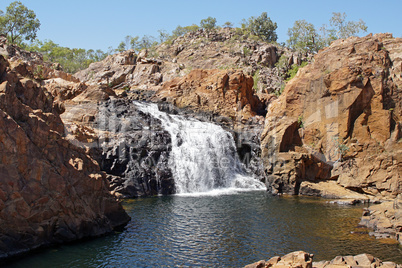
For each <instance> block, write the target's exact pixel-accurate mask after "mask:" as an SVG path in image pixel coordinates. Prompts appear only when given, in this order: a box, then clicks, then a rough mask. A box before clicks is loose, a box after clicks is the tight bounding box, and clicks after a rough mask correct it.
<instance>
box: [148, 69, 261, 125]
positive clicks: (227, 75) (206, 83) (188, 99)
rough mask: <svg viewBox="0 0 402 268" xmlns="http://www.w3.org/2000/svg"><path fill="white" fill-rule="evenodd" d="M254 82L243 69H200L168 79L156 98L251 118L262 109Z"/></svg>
mask: <svg viewBox="0 0 402 268" xmlns="http://www.w3.org/2000/svg"><path fill="white" fill-rule="evenodd" d="M253 83H254V82H253V78H252V77H251V76H248V75H245V74H244V73H243V72H242V71H235V70H201V69H197V70H193V71H191V72H190V73H189V74H188V75H187V76H185V77H178V78H175V79H173V80H170V81H168V82H165V83H164V84H163V86H162V88H161V89H160V90H159V91H158V92H157V93H156V96H157V97H156V98H157V99H160V100H162V99H163V100H166V101H168V102H171V103H173V104H174V105H176V106H177V107H179V108H185V107H186V108H190V109H193V110H195V111H203V112H212V113H215V114H219V115H222V116H226V117H230V118H232V119H236V118H238V119H241V120H248V119H249V118H250V117H252V116H255V115H257V113H258V111H259V110H261V108H262V103H261V102H260V100H259V99H258V97H257V96H255V95H254V90H253Z"/></svg>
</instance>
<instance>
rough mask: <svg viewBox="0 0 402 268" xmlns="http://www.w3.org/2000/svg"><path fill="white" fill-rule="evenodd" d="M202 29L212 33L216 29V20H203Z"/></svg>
mask: <svg viewBox="0 0 402 268" xmlns="http://www.w3.org/2000/svg"><path fill="white" fill-rule="evenodd" d="M200 26H201V28H203V29H205V30H207V31H210V30H212V29H215V28H216V19H215V18H212V17H208V18H206V19H203V20H201V22H200Z"/></svg>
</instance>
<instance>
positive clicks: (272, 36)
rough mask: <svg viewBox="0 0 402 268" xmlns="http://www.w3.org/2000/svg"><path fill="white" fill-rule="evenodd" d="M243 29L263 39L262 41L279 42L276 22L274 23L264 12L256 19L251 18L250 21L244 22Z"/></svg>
mask: <svg viewBox="0 0 402 268" xmlns="http://www.w3.org/2000/svg"><path fill="white" fill-rule="evenodd" d="M242 27H243V28H245V29H247V30H249V31H250V32H251V33H252V34H254V35H256V36H258V37H260V38H261V40H263V41H266V42H273V41H274V42H275V41H276V40H278V36H277V34H276V28H278V26H277V24H276V22H273V21H272V20H271V19H270V18H269V17H268V14H267V12H262V14H261V15H260V16H259V17H257V18H255V17H250V18H249V19H248V21H246V22H244V23H243V25H242Z"/></svg>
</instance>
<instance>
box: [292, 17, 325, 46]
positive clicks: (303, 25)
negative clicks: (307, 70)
mask: <svg viewBox="0 0 402 268" xmlns="http://www.w3.org/2000/svg"><path fill="white" fill-rule="evenodd" d="M288 35H289V39H288V40H287V43H288V46H289V47H290V48H291V49H294V50H298V51H301V52H313V51H317V43H316V42H317V41H318V40H317V32H316V30H315V28H314V25H313V24H311V23H308V22H307V21H305V20H297V21H295V23H294V24H293V27H292V28H289V29H288Z"/></svg>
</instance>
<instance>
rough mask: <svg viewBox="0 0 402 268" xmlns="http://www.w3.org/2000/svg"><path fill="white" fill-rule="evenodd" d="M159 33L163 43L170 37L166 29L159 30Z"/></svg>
mask: <svg viewBox="0 0 402 268" xmlns="http://www.w3.org/2000/svg"><path fill="white" fill-rule="evenodd" d="M158 33H159V40H160V42H161V43H163V42H165V41H166V40H168V39H169V34H168V32H166V31H165V30H158Z"/></svg>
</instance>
